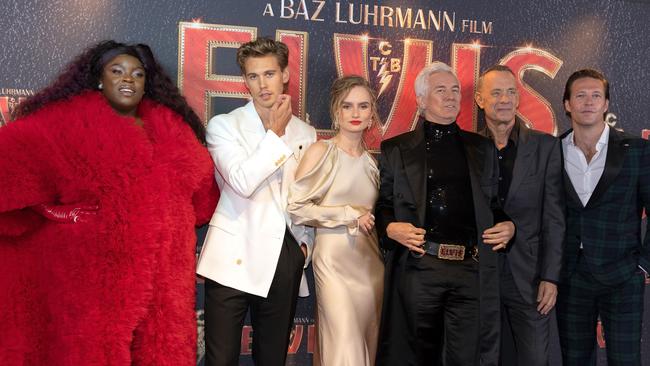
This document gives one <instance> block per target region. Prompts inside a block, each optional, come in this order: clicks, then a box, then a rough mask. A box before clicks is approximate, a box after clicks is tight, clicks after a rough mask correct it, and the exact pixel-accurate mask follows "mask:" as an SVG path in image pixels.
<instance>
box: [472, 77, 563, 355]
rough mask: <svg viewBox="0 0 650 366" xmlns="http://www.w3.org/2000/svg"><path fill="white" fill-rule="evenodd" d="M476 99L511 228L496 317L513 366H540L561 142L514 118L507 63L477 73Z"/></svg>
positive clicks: (550, 292)
mask: <svg viewBox="0 0 650 366" xmlns="http://www.w3.org/2000/svg"><path fill="white" fill-rule="evenodd" d="M475 99H476V104H477V105H478V106H479V107H480V108H481V109H483V111H484V112H485V123H486V127H485V129H484V130H483V131H481V134H483V135H485V136H488V137H490V138H491V139H492V140H493V141H494V144H495V145H496V148H497V157H498V161H499V201H500V202H501V204H502V205H503V209H504V211H505V213H506V214H507V215H508V216H509V217H510V218H511V219H512V221H513V222H514V223H515V225H516V226H517V234H516V236H515V238H514V239H513V243H511V245H510V246H509V248H508V251H507V252H504V253H500V254H499V269H500V285H501V289H500V290H501V291H500V293H501V307H502V310H503V312H502V315H503V316H504V317H505V318H507V319H508V323H509V324H510V331H511V334H512V336H513V337H512V338H513V339H514V341H515V351H516V359H517V363H516V364H517V365H526V366H546V365H548V354H549V318H550V317H549V312H550V311H551V309H552V308H553V306H554V305H555V300H556V296H557V283H558V281H559V279H560V269H561V267H562V242H563V240H564V229H565V220H564V206H563V201H562V199H563V195H564V191H563V188H562V154H561V150H560V149H561V147H560V142H559V141H558V140H557V139H556V138H554V137H553V136H551V135H547V134H545V133H541V132H537V131H533V130H531V129H529V128H528V127H527V126H526V125H525V124H524V123H523V122H522V121H521V120H519V119H518V118H516V110H517V107H518V105H519V93H518V91H517V81H516V79H515V75H514V73H513V72H512V70H510V69H509V68H508V67H507V66H502V65H495V66H492V67H491V68H489V69H487V70H486V71H485V72H484V73H483V75H481V77H480V78H479V81H478V85H477V91H476V95H475Z"/></svg>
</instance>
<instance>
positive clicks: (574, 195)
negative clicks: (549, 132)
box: [558, 128, 584, 207]
mask: <svg viewBox="0 0 650 366" xmlns="http://www.w3.org/2000/svg"><path fill="white" fill-rule="evenodd" d="M571 132H573V129H571V128H570V129H569V130H568V131H566V132H565V133H563V134H562V135H560V136H559V137H558V139H559V140H560V146H561V148H560V154H561V155H562V178H563V180H564V193H566V194H567V197H568V198H569V199H570V200H571V201H573V202H574V203H575V204H576V205H578V206H580V207H584V206H583V205H582V201H581V200H580V197H579V196H578V192H576V189H575V188H574V187H573V182H571V178H570V177H569V174H567V172H566V166H565V165H566V162H565V161H564V144H563V143H562V140H564V139H565V138H566V137H567V136H569V134H570V133H571Z"/></svg>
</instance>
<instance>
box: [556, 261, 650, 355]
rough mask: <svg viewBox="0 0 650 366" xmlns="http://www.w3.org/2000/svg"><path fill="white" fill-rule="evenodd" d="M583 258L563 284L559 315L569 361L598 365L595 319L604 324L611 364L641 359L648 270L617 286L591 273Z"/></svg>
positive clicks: (562, 341)
mask: <svg viewBox="0 0 650 366" xmlns="http://www.w3.org/2000/svg"><path fill="white" fill-rule="evenodd" d="M581 259H583V258H579V259H578V265H577V268H576V271H575V272H574V273H572V274H571V275H570V276H569V277H568V278H563V279H562V280H561V282H560V284H559V288H558V301H557V308H556V311H557V321H558V331H559V335H560V346H561V348H562V363H563V365H564V366H573V365H575V366H590V365H593V366H595V365H596V325H597V322H598V317H599V316H600V320H601V322H602V324H603V331H604V334H605V345H606V351H607V365H608V366H621V365H625V366H628V365H629V366H640V365H641V323H642V319H643V292H644V289H645V279H644V274H643V272H642V271H641V270H638V271H637V272H636V273H635V274H634V275H633V276H631V277H630V278H628V279H627V280H625V281H624V282H622V283H620V284H618V285H617V286H613V287H610V286H605V285H602V284H601V283H599V282H598V281H596V280H595V279H594V278H593V276H591V275H590V273H589V268H588V267H587V264H586V263H584V261H581Z"/></svg>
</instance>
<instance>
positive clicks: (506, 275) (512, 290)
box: [499, 256, 551, 366]
mask: <svg viewBox="0 0 650 366" xmlns="http://www.w3.org/2000/svg"><path fill="white" fill-rule="evenodd" d="M499 264H500V266H501V275H500V277H501V279H500V280H501V283H500V285H501V291H500V292H501V316H502V318H503V319H505V318H506V317H507V319H508V323H509V324H510V328H509V329H503V331H507V332H511V334H512V339H513V340H514V346H515V347H514V349H515V353H516V355H514V357H512V355H503V354H502V357H504V358H507V359H508V360H510V359H512V358H516V360H517V362H516V363H515V364H516V365H525V366H547V365H548V353H549V346H548V344H549V342H548V339H549V329H550V327H549V325H550V318H551V316H550V314H548V315H542V314H540V313H539V312H538V311H537V303H530V302H528V301H526V300H524V298H523V297H522V296H521V293H520V292H519V289H518V288H517V285H516V284H515V280H514V278H513V277H512V270H511V269H510V264H509V263H508V259H507V258H506V257H505V256H501V257H500V258H499ZM502 352H503V348H502Z"/></svg>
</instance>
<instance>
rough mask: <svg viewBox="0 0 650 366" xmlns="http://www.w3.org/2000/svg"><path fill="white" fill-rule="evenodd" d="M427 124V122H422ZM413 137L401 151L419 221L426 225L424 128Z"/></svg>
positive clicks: (418, 129) (405, 143)
mask: <svg viewBox="0 0 650 366" xmlns="http://www.w3.org/2000/svg"><path fill="white" fill-rule="evenodd" d="M422 123H427V122H422ZM414 132H415V133H414V134H413V137H412V138H411V139H409V140H407V141H404V142H402V144H401V145H400V150H401V153H402V163H403V164H404V170H405V172H406V177H407V180H408V182H409V186H410V187H411V192H412V193H413V199H414V200H415V202H413V203H415V206H416V207H417V214H418V220H419V223H420V224H424V215H425V209H426V207H425V202H426V195H427V191H426V189H427V188H426V174H425V172H426V170H427V167H426V160H427V159H426V150H425V146H424V126H422V125H419V126H417V127H416V129H415V130H414Z"/></svg>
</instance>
